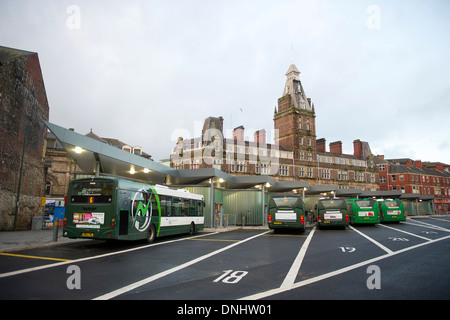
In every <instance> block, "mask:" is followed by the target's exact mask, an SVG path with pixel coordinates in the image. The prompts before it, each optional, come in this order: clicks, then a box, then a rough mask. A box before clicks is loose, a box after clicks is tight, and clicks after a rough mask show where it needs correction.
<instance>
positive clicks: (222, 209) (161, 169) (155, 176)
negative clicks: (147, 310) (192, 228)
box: [44, 121, 309, 227]
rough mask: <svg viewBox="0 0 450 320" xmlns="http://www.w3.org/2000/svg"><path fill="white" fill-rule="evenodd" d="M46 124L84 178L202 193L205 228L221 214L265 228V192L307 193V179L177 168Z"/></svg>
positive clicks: (235, 222) (239, 222)
mask: <svg viewBox="0 0 450 320" xmlns="http://www.w3.org/2000/svg"><path fill="white" fill-rule="evenodd" d="M44 122H45V125H46V126H47V127H48V128H49V130H50V131H51V132H52V133H53V134H54V135H55V137H56V138H57V139H58V140H59V142H60V143H61V145H62V146H63V147H64V149H65V151H66V152H67V153H68V154H69V155H70V156H71V157H72V159H73V160H74V161H75V162H76V164H77V165H78V166H79V167H80V168H81V169H82V171H83V172H84V173H86V175H93V176H101V175H114V176H119V177H123V178H128V179H131V180H137V181H141V182H145V183H148V184H153V185H155V184H160V185H167V186H169V187H173V188H186V189H189V190H190V191H191V192H194V193H198V194H202V195H203V196H204V199H205V202H206V213H205V226H210V227H212V226H214V225H215V224H214V223H215V222H216V221H217V219H216V218H219V222H218V225H219V226H221V225H223V223H224V219H223V218H224V217H225V215H227V216H228V219H233V221H231V223H234V224H238V225H239V224H246V225H249V224H252V225H265V224H266V221H267V219H266V218H265V216H266V206H267V205H266V204H267V203H268V194H269V193H279V192H292V191H293V190H296V192H300V193H302V194H303V195H304V194H305V192H306V190H308V189H309V185H308V182H306V181H285V182H280V181H275V180H274V179H272V178H271V177H270V176H264V175H260V176H232V175H229V174H227V173H226V172H223V171H221V170H218V169H215V168H202V169H191V170H177V169H174V168H171V167H168V166H165V165H163V164H160V163H157V162H155V161H153V160H150V159H146V158H143V157H141V156H138V155H135V154H133V153H129V152H126V151H124V150H121V149H118V148H116V147H113V146H111V145H108V144H106V143H104V142H101V141H98V140H96V139H93V138H90V137H87V136H84V135H82V134H79V133H76V132H74V131H72V130H68V129H65V128H63V127H60V126H58V125H55V124H52V123H49V122H46V121H44ZM219 215H220V217H219ZM227 222H228V221H227Z"/></svg>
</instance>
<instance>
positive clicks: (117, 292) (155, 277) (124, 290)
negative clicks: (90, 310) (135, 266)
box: [93, 231, 270, 300]
mask: <svg viewBox="0 0 450 320" xmlns="http://www.w3.org/2000/svg"><path fill="white" fill-rule="evenodd" d="M268 232H270V231H266V232H263V233H260V234H257V235H255V236H252V237H249V238H246V239H244V240H241V241H239V242H236V243H233V244H230V245H229V246H226V247H224V248H222V249H218V250H216V251H213V252H210V253H208V254H205V255H203V256H201V257H198V258H196V259H194V260H191V261H188V262H186V263H183V264H182V265H179V266H176V267H173V268H171V269H169V270H166V271H163V272H160V273H157V274H155V275H153V276H150V277H148V278H145V279H143V280H140V281H137V282H135V283H132V284H130V285H128V286H125V287H122V288H120V289H117V290H114V291H112V292H109V293H107V294H104V295H102V296H99V297H97V298H94V299H93V300H109V299H112V298H115V297H117V296H119V295H121V294H124V293H127V292H129V291H131V290H134V289H136V288H138V287H141V286H143V285H146V284H148V283H150V282H153V281H155V280H158V279H160V278H162V277H165V276H167V275H169V274H172V273H174V272H177V271H179V270H182V269H185V268H187V267H189V266H191V265H193V264H196V263H198V262H200V261H203V260H205V259H208V258H210V257H213V256H215V255H217V254H219V253H222V252H224V251H227V250H229V249H231V248H234V247H236V246H238V245H241V244H243V243H245V242H247V241H250V240H253V239H255V238H258V237H260V236H262V235H265V234H266V233H268Z"/></svg>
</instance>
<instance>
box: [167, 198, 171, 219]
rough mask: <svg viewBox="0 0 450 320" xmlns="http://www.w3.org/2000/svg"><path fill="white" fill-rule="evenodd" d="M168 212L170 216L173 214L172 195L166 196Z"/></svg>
mask: <svg viewBox="0 0 450 320" xmlns="http://www.w3.org/2000/svg"><path fill="white" fill-rule="evenodd" d="M166 214H167V216H168V217H170V216H171V215H172V197H166Z"/></svg>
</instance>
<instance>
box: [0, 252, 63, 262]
mask: <svg viewBox="0 0 450 320" xmlns="http://www.w3.org/2000/svg"><path fill="white" fill-rule="evenodd" d="M0 255H2V256H11V257H19V258H29V259H41V260H53V261H70V259H58V258H47V257H38V256H26V255H23V254H14V253H5V252H0Z"/></svg>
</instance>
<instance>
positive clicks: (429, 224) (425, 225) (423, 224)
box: [404, 220, 450, 232]
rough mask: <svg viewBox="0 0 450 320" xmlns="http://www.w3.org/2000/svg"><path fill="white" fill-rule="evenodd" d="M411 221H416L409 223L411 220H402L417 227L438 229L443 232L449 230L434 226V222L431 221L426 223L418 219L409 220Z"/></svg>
mask: <svg viewBox="0 0 450 320" xmlns="http://www.w3.org/2000/svg"><path fill="white" fill-rule="evenodd" d="M411 221H414V222H416V223H411V222H404V223H406V224H410V225H415V226H418V227H421V226H423V227H425V228H430V229H435V230H440V231H444V232H450V230H449V229H446V228H444V227H439V226H435V225H434V224H431V223H426V222H423V221H419V220H411Z"/></svg>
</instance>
